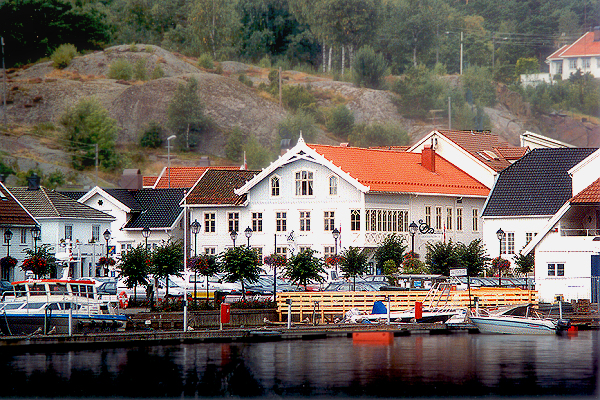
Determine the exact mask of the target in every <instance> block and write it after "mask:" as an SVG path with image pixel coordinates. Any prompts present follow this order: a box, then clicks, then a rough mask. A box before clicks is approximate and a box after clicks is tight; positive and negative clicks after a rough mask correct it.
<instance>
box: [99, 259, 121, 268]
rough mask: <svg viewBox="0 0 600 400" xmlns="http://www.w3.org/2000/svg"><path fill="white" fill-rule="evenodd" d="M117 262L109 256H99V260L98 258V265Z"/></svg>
mask: <svg viewBox="0 0 600 400" xmlns="http://www.w3.org/2000/svg"><path fill="white" fill-rule="evenodd" d="M116 263H117V262H116V261H115V260H114V259H112V258H110V257H100V260H98V265H104V266H107V267H108V266H109V265H115V264H116Z"/></svg>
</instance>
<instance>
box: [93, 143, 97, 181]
mask: <svg viewBox="0 0 600 400" xmlns="http://www.w3.org/2000/svg"><path fill="white" fill-rule="evenodd" d="M94 149H95V150H96V186H98V143H96V144H94Z"/></svg>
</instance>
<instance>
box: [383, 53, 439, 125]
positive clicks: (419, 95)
mask: <svg viewBox="0 0 600 400" xmlns="http://www.w3.org/2000/svg"><path fill="white" fill-rule="evenodd" d="M392 91H393V92H395V93H396V94H398V95H399V96H400V100H399V106H400V110H399V111H400V113H401V114H402V115H404V116H406V117H410V118H414V117H417V118H425V117H427V116H428V115H429V110H433V109H442V108H443V102H441V101H440V97H441V95H442V93H445V92H446V85H445V83H444V82H443V81H442V80H440V79H439V78H438V77H436V76H435V75H434V74H433V73H432V72H431V71H430V70H428V69H427V68H426V67H425V66H424V65H419V66H417V67H411V68H409V69H408V70H407V71H406V73H405V74H404V78H403V79H397V80H396V81H395V82H394V84H393V86H392ZM446 107H447V106H446Z"/></svg>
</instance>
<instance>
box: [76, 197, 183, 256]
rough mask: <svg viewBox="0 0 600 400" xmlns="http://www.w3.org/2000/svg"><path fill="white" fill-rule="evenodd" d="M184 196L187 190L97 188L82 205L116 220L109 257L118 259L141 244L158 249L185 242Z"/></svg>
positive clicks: (112, 229)
mask: <svg viewBox="0 0 600 400" xmlns="http://www.w3.org/2000/svg"><path fill="white" fill-rule="evenodd" d="M184 194H185V189H183V188H171V189H138V190H131V189H103V188H100V187H98V186H96V187H94V188H92V189H91V190H90V191H89V192H87V193H86V194H85V195H83V196H82V197H81V198H79V200H78V201H79V202H80V203H82V204H86V205H88V206H90V207H93V208H95V209H96V210H100V211H102V212H104V213H106V214H109V215H112V216H113V217H114V221H113V222H112V223H111V225H110V229H109V233H110V239H109V241H108V244H109V250H110V251H109V255H111V256H115V257H116V258H117V259H118V258H119V257H120V256H121V255H122V254H123V253H124V252H127V251H128V250H131V249H132V248H134V247H136V246H138V245H140V244H142V245H146V244H147V245H148V247H149V248H151V249H155V248H157V247H158V246H160V245H161V244H163V243H165V242H166V241H168V240H179V239H183V210H182V209H181V207H180V206H179V202H180V201H181V199H183V196H184ZM145 228H147V231H148V237H147V238H146V237H144V232H143V231H144V229H145Z"/></svg>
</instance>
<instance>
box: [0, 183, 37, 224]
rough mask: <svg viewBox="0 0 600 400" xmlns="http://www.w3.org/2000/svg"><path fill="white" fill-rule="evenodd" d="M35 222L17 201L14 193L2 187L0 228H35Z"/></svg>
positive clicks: (0, 188)
mask: <svg viewBox="0 0 600 400" xmlns="http://www.w3.org/2000/svg"><path fill="white" fill-rule="evenodd" d="M35 224H36V222H35V220H34V219H33V218H31V215H29V214H28V213H27V211H25V209H24V208H23V207H21V205H20V204H19V203H18V202H17V200H15V198H14V197H13V195H12V193H11V192H10V191H9V190H8V189H6V187H4V186H3V185H0V226H34V225H35Z"/></svg>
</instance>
